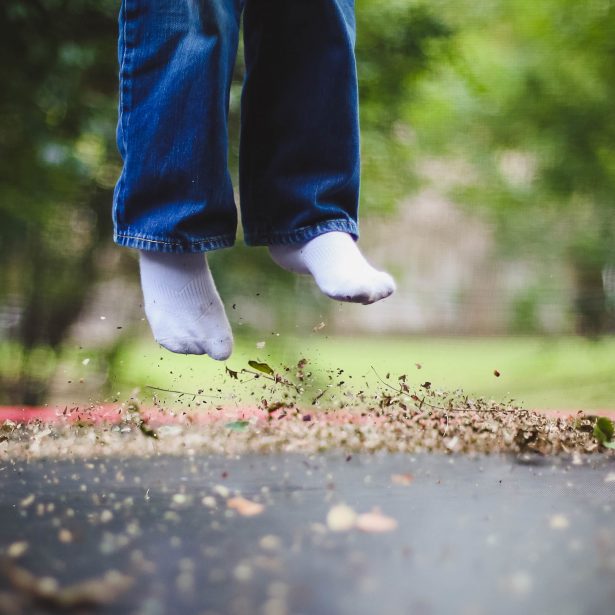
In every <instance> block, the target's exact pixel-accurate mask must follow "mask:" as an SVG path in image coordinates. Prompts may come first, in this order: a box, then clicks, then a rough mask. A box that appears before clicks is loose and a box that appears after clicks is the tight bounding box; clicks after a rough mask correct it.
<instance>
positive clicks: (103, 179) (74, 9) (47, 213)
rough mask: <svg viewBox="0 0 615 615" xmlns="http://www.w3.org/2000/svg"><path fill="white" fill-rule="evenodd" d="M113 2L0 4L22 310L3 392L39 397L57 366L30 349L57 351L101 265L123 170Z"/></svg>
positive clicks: (0, 254) (3, 131)
mask: <svg viewBox="0 0 615 615" xmlns="http://www.w3.org/2000/svg"><path fill="white" fill-rule="evenodd" d="M116 10H117V7H116V2H114V1H111V0H109V1H105V0H64V1H62V0H32V1H29V2H22V1H19V0H4V2H3V3H2V7H1V8H0V74H1V75H2V85H3V87H2V93H1V94H0V159H1V160H2V165H1V166H0V258H1V259H2V269H1V270H0V307H1V306H2V304H4V305H6V304H7V303H14V304H16V305H17V306H18V309H19V310H20V311H21V317H20V319H19V321H18V324H17V326H16V328H15V329H14V331H13V332H12V333H13V338H14V339H15V340H16V341H17V342H18V343H19V346H20V349H19V351H18V352H17V353H16V355H15V360H16V361H19V362H20V366H19V368H17V369H14V370H13V372H12V373H13V377H11V378H10V381H7V380H6V379H5V381H4V382H3V381H2V380H0V385H1V386H0V390H1V391H2V392H1V393H0V397H1V398H2V400H3V401H5V402H6V401H13V402H25V403H39V402H40V401H41V400H42V399H43V397H44V395H45V391H46V388H47V380H46V377H48V375H49V374H48V370H45V369H42V370H41V369H40V368H39V367H37V365H36V361H33V356H34V355H33V353H36V351H37V349H40V348H47V349H48V351H49V352H48V353H47V354H46V355H45V356H46V357H47V359H46V360H47V361H53V355H54V354H55V353H56V352H57V350H58V349H59V347H60V344H61V342H62V340H63V339H64V337H65V335H66V332H67V330H68V327H69V326H70V325H71V324H72V322H73V321H74V320H75V318H76V316H77V315H78V314H79V312H80V310H81V308H82V306H83V303H84V300H85V298H86V296H87V293H88V291H89V289H90V288H91V285H92V283H93V282H94V281H95V280H96V278H97V277H98V275H99V270H98V268H97V259H96V255H97V253H98V251H99V248H100V246H101V245H102V244H103V243H104V242H106V241H108V237H109V230H110V221H109V211H108V210H109V203H110V194H111V193H110V191H111V188H112V186H113V183H114V181H115V178H116V176H117V172H118V160H117V154H116V151H115V144H114V140H115V139H114V132H115V100H114V98H115V96H114V92H115V89H116V85H115V83H116V73H117V69H116V55H117V54H116V42H115V39H116V30H117V26H116V16H115V15H116ZM36 356H40V353H39V354H38V355H36Z"/></svg>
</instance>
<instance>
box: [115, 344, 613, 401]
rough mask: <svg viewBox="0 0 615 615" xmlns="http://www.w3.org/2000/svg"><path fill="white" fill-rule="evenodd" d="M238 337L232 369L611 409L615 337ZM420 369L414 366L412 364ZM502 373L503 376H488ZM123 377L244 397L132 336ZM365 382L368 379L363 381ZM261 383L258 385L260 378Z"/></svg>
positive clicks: (126, 385) (201, 361) (212, 372)
mask: <svg viewBox="0 0 615 615" xmlns="http://www.w3.org/2000/svg"><path fill="white" fill-rule="evenodd" d="M257 341H259V339H257V338H252V339H245V338H244V339H241V340H239V341H238V343H237V347H236V350H235V353H234V354H233V356H232V357H231V359H230V360H229V361H228V362H227V365H228V367H229V368H230V369H233V370H240V369H241V368H244V367H247V362H248V360H249V359H256V360H259V361H265V362H267V363H269V364H271V366H272V367H273V368H274V369H276V371H277V370H279V369H281V366H283V365H294V364H295V363H296V362H297V360H298V359H299V358H301V357H305V358H307V359H309V361H310V368H311V369H312V370H313V371H314V373H315V374H316V375H317V377H319V378H320V382H321V383H324V382H328V380H327V378H326V372H327V370H337V369H343V370H344V374H342V375H341V376H339V378H338V377H337V374H336V376H335V380H334V381H332V382H333V383H335V382H336V381H338V380H345V381H346V383H347V384H350V383H352V384H353V385H354V388H355V389H358V388H365V386H366V384H367V386H370V385H374V384H376V382H377V379H376V376H375V375H374V372H373V371H372V366H373V367H374V368H375V370H377V372H378V374H379V375H380V376H382V377H385V376H386V374H387V373H390V374H391V378H393V377H395V378H396V377H397V376H399V375H401V374H407V376H408V381H409V383H410V384H415V385H418V384H420V383H422V382H425V381H427V380H428V381H430V382H431V383H432V384H433V386H434V387H437V388H440V389H443V390H454V389H460V388H461V389H463V390H464V391H465V392H466V393H469V394H471V395H473V396H485V397H489V398H492V399H496V400H509V399H514V400H515V401H517V402H519V403H522V404H523V405H525V406H526V407H530V408H550V409H566V410H576V409H583V410H598V409H613V408H615V339H614V338H610V339H605V340H602V341H599V342H591V341H587V340H584V339H581V338H573V337H569V338H555V339H551V338H533V337H528V338H524V337H517V338H511V337H506V338H444V339H443V338H425V337H420V338H417V337H403V336H400V337H398V338H390V337H386V338H381V337H325V336H324V335H322V333H321V334H314V335H312V336H310V337H309V338H305V339H300V338H290V337H283V336H280V337H274V336H271V337H270V338H268V339H267V338H265V341H266V347H265V348H264V349H257V347H256V342H257ZM417 363H419V364H420V365H421V369H418V368H417V366H416V364H417ZM494 370H498V371H499V372H500V374H501V375H500V377H496V376H495V375H494ZM117 373H119V374H121V379H117V380H116V381H115V382H114V387H115V389H116V390H118V391H120V392H121V393H122V394H126V393H127V392H129V391H130V390H131V389H132V388H133V387H137V386H140V387H143V386H144V385H153V386H157V387H162V388H170V389H176V390H180V391H186V392H196V391H197V390H199V389H203V391H204V393H206V394H211V395H220V396H221V397H223V398H226V399H228V398H229V397H233V396H234V397H235V399H236V401H237V403H245V402H246V401H249V400H250V399H252V400H253V398H250V395H249V392H250V390H251V389H249V387H250V386H253V384H254V383H252V384H251V385H241V384H239V383H238V382H237V381H235V380H231V379H229V378H228V377H226V376H225V372H224V365H223V364H220V363H217V362H214V361H211V360H209V359H207V358H206V357H184V356H177V355H173V354H171V353H169V352H166V351H163V350H160V349H159V348H158V347H157V346H156V345H155V344H153V343H149V342H139V343H136V344H134V345H132V346H131V347H130V349H129V350H127V351H126V352H124V353H123V355H122V356H121V359H120V363H119V364H118V366H117ZM365 381H367V383H366V382H365ZM260 383H262V381H259V383H258V384H260Z"/></svg>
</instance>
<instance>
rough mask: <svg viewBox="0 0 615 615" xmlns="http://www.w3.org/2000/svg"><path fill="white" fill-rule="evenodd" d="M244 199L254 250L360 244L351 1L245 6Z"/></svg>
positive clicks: (249, 0) (257, 1)
mask: <svg viewBox="0 0 615 615" xmlns="http://www.w3.org/2000/svg"><path fill="white" fill-rule="evenodd" d="M244 43H245V59H246V77H245V83H244V89H243V97H242V130H241V150H240V189H241V211H242V222H243V227H244V233H245V240H246V243H248V244H250V245H262V244H284V243H286V244H288V243H299V242H304V241H308V240H309V239H312V238H313V237H315V236H317V235H320V234H322V233H325V232H328V231H344V232H347V233H350V234H352V235H353V236H355V237H357V235H358V226H357V213H358V212H357V210H358V197H359V175H360V161H359V118H358V94H357V74H356V63H355V57H354V43H355V18H354V2H353V0H246V3H245V13H244Z"/></svg>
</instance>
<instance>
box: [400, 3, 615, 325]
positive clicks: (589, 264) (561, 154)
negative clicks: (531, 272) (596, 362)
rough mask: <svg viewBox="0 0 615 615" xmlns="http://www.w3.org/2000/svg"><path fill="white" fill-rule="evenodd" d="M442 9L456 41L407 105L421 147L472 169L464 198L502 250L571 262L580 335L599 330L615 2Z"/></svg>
mask: <svg viewBox="0 0 615 615" xmlns="http://www.w3.org/2000/svg"><path fill="white" fill-rule="evenodd" d="M440 10H441V13H440V14H441V15H442V16H443V17H444V18H445V19H446V21H447V22H448V23H450V24H451V26H452V27H454V28H455V29H456V31H457V34H456V36H455V38H454V40H453V41H452V42H451V45H450V46H449V47H448V48H447V50H446V53H442V54H440V56H439V60H438V63H437V64H438V67H437V69H436V70H434V71H433V72H432V73H430V74H429V75H427V76H426V78H425V79H424V80H423V81H422V82H421V84H420V90H421V95H420V101H419V102H417V103H416V104H415V105H414V106H412V107H410V108H409V110H408V117H409V118H410V121H411V123H412V124H413V125H414V126H415V128H416V130H417V133H418V134H419V142H420V145H421V147H422V148H424V151H439V152H441V153H446V154H447V155H450V156H452V157H454V158H457V159H460V160H464V161H468V162H471V163H472V164H471V169H470V170H469V171H468V173H466V174H465V177H464V178H463V182H462V185H461V187H460V188H458V191H457V194H458V196H460V197H461V198H462V199H463V200H464V201H465V202H467V203H470V204H472V206H473V207H475V208H477V209H480V210H481V211H482V212H483V213H486V214H487V216H488V217H489V218H490V219H492V220H493V221H494V222H495V223H496V224H497V227H498V228H499V230H500V237H501V238H502V239H503V245H504V246H507V247H508V248H509V249H511V248H512V249H513V250H514V251H516V253H517V254H518V253H519V251H520V249H523V250H524V251H533V252H534V254H535V256H536V257H537V260H539V259H540V254H541V253H542V254H544V255H545V256H546V255H549V256H550V257H551V258H560V259H563V260H565V261H566V262H568V263H569V265H570V267H571V269H572V272H573V278H574V281H575V287H576V290H575V292H576V297H575V304H574V306H571V307H573V309H574V312H575V314H576V315H577V323H578V329H579V331H581V332H582V333H584V334H586V335H589V336H595V335H598V334H599V333H601V332H603V331H604V330H605V327H606V326H607V318H608V316H609V315H608V313H607V311H608V305H609V304H608V301H607V300H606V297H605V290H604V283H603V277H604V276H603V271H604V270H605V267H606V266H607V264H608V263H613V262H614V260H615V38H614V37H613V33H614V32H615V2H614V1H613V0H586V1H584V2H576V1H575V0H537V1H535V2H511V1H510V0H493V1H492V2H489V3H476V2H471V1H470V0H450V1H448V2H442V3H441V4H440Z"/></svg>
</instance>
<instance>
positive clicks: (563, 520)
mask: <svg viewBox="0 0 615 615" xmlns="http://www.w3.org/2000/svg"><path fill="white" fill-rule="evenodd" d="M569 525H570V521H568V518H567V517H565V516H564V515H553V516H552V517H551V519H549V526H550V527H551V529H552V530H565V529H566V528H567V527H568V526H569Z"/></svg>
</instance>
